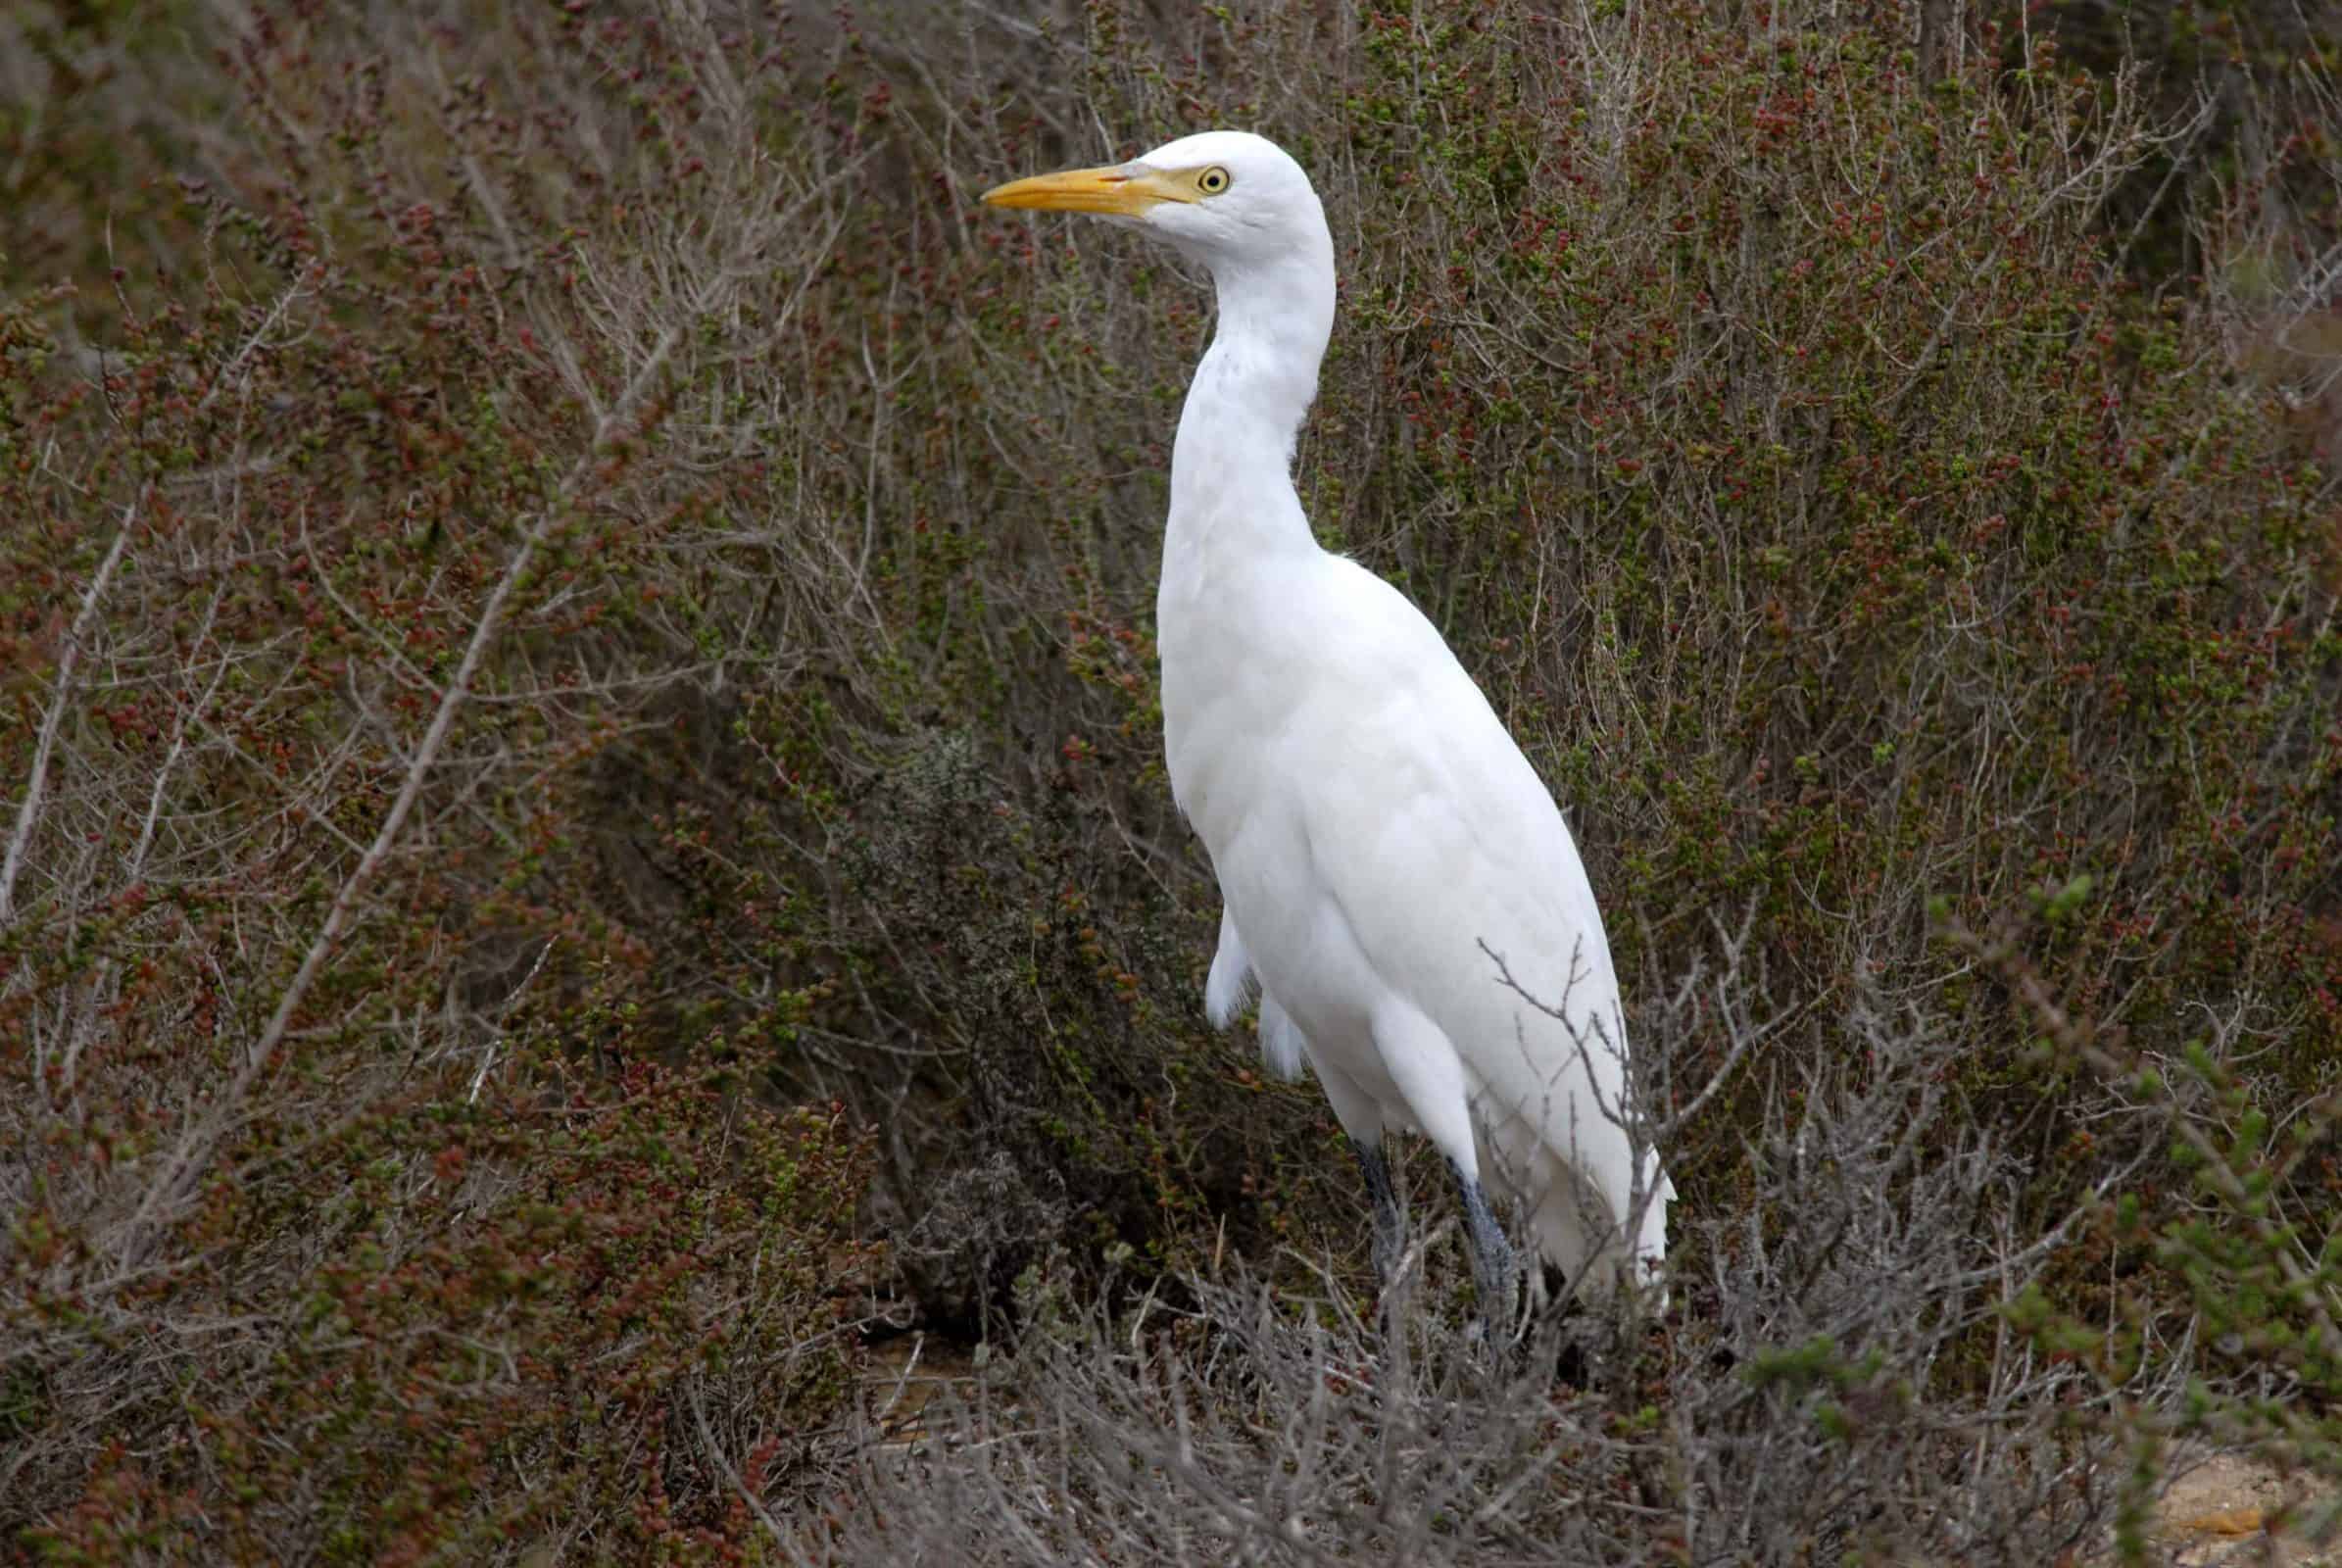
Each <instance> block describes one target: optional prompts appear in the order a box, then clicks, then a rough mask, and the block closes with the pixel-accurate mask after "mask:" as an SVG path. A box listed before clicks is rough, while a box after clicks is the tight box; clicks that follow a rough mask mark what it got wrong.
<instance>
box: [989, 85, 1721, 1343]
mask: <svg viewBox="0 0 2342 1568" xmlns="http://www.w3.org/2000/svg"><path fill="white" fill-rule="evenodd" d="M984 200H985V201H986V202H988V203H990V204H992V205H993V206H996V207H1012V208H1041V209H1046V210H1051V211H1057V212H1073V213H1092V214H1097V215H1099V216H1102V217H1104V218H1106V219H1108V220H1110V221H1116V222H1119V223H1122V224H1125V225H1127V226H1129V227H1131V228H1135V229H1137V230H1138V231H1139V232H1141V233H1144V234H1147V235H1149V236H1152V237H1154V238H1157V239H1161V240H1164V241H1167V242H1168V243H1169V244H1170V245H1171V246H1173V247H1174V248H1175V249H1177V250H1179V251H1181V252H1183V253H1185V254H1186V255H1187V256H1189V257H1191V258H1193V259H1194V260H1195V261H1196V262H1198V263H1200V264H1201V265H1202V266H1203V267H1205V268H1207V269H1208V270H1210V273H1211V277H1212V281H1213V284H1214V285H1215V287H1216V290H1217V292H1218V296H1219V322H1218V326H1217V329H1216V330H1215V332H1214V333H1213V336H1212V342H1211V347H1210V349H1209V350H1208V351H1207V352H1206V353H1205V354H1204V356H1203V360H1202V363H1201V364H1199V365H1198V366H1197V367H1196V368H1195V380H1194V383H1193V384H1192V385H1191V386H1190V388H1189V390H1188V400H1187V407H1186V409H1185V410H1184V411H1183V412H1182V414H1181V415H1180V420H1179V438H1178V442H1177V444H1176V445H1175V446H1174V447H1173V449H1172V454H1171V515H1170V520H1169V525H1168V529H1167V531H1166V533H1165V535H1164V539H1163V568H1162V585H1161V589H1160V594H1159V597H1158V598H1157V600H1156V605H1155V617H1156V618H1155V635H1156V643H1157V647H1158V648H1159V650H1160V653H1161V657H1162V682H1163V686H1162V695H1163V745H1164V751H1165V754H1166V757H1167V760H1168V761H1169V765H1170V773H1171V789H1172V794H1173V796H1174V797H1175V798H1176V799H1177V801H1178V803H1179V806H1180V809H1182V810H1183V811H1184V812H1185V813H1186V815H1187V818H1188V820H1189V822H1190V823H1191V824H1193V825H1194V827H1195V831H1196V832H1197V833H1198V834H1199V835H1200V836H1201V837H1202V839H1203V843H1204V845H1205V847H1206V848H1207V849H1208V850H1209V851H1210V853H1211V862H1212V869H1213V871H1214V873H1215V874H1216V875H1217V877H1218V879H1219V884H1220V896H1221V900H1222V906H1223V912H1222V915H1221V918H1220V945H1219V952H1218V955H1217V956H1215V957H1214V958H1213V960H1212V965H1211V972H1210V976H1209V979H1208V980H1207V982H1206V984H1205V991H1204V1003H1205V1009H1206V1011H1207V1013H1208V1014H1209V1016H1210V1018H1211V1020H1212V1022H1213V1023H1214V1025H1215V1026H1219V1027H1225V1026H1226V1025H1227V1024H1228V1023H1230V1022H1231V1021H1232V1020H1233V1019H1234V1018H1235V1017H1236V1015H1237V1014H1238V1013H1239V1012H1241V1011H1242V1010H1243V1008H1244V1004H1245V1002H1246V1001H1247V1000H1248V999H1249V998H1250V996H1251V995H1252V994H1253V993H1254V991H1255V989H1257V993H1258V996H1259V1006H1260V1012H1259V1030H1260V1041H1261V1047H1262V1051H1263V1053H1264V1054H1265V1056H1266V1058H1267V1062H1268V1065H1269V1067H1270V1068H1271V1069H1272V1070H1274V1071H1276V1072H1279V1073H1281V1074H1283V1075H1285V1076H1287V1077H1294V1076H1298V1074H1299V1071H1300V1067H1301V1064H1302V1063H1303V1062H1306V1063H1307V1064H1308V1065H1309V1066H1310V1067H1311V1068H1312V1069H1313V1070H1314V1071H1315V1072H1316V1075H1317V1079H1318V1082H1319V1083H1321V1084H1323V1085H1324V1086H1325V1092H1326V1098H1327V1100H1328V1101H1330V1102H1331V1103H1332V1104H1333V1108H1334V1114H1335V1115H1336V1117H1338V1118H1339V1119H1340V1120H1341V1123H1342V1129H1343V1131H1344V1132H1346V1133H1347V1134H1348V1135H1349V1138H1350V1141H1351V1144H1352V1146H1353V1148H1354V1149H1355V1150H1356V1152H1357V1156H1358V1162H1359V1165H1360V1167H1361V1169H1362V1171H1363V1172H1364V1175H1365V1180H1366V1189H1367V1192H1368V1193H1369V1195H1370V1196H1371V1198H1372V1200H1373V1203H1374V1209H1375V1240H1374V1255H1375V1263H1376V1266H1377V1268H1378V1269H1379V1270H1381V1272H1382V1275H1383V1278H1384V1280H1385V1282H1386V1283H1388V1282H1389V1280H1390V1279H1391V1273H1392V1270H1393V1269H1394V1268H1395V1266H1396V1265H1397V1263H1398V1261H1399V1257H1400V1250H1401V1244H1402V1241H1403V1238H1404V1235H1405V1216H1404V1213H1403V1211H1402V1209H1401V1208H1400V1205H1399V1200H1398V1198H1397V1195H1396V1193H1395V1191H1394V1189H1393V1188H1392V1186H1391V1174H1390V1168H1389V1166H1388V1164H1387V1163H1386V1161H1385V1158H1384V1153H1383V1133H1384V1130H1385V1129H1386V1128H1397V1129H1400V1130H1402V1131H1419V1132H1421V1133H1423V1134H1424V1135H1425V1136H1426V1137H1428V1138H1429V1139H1430V1140H1431V1142H1432V1143H1433V1145H1434V1146H1436V1147H1437V1148H1438V1149H1439V1152H1440V1153H1441V1154H1443V1155H1445V1156H1446V1158H1447V1162H1448V1166H1449V1168H1450V1169H1451V1170H1452V1171H1453V1172H1454V1174H1455V1178H1456V1182H1457V1185H1458V1186H1459V1187H1460V1188H1461V1189H1462V1192H1463V1201H1464V1210H1465V1216H1466V1220H1467V1222H1468V1225H1469V1228H1470V1234H1471V1240H1472V1249H1473V1273H1474V1277H1475V1283H1476V1285H1477V1287H1478V1289H1479V1292H1480V1295H1481V1300H1482V1309H1483V1311H1484V1312H1488V1311H1494V1310H1509V1309H1510V1307H1511V1305H1512V1303H1513V1301H1514V1300H1515V1299H1516V1298H1515V1294H1514V1293H1515V1289H1516V1277H1515V1266H1514V1259H1513V1250H1512V1247H1511V1245H1510V1243H1508V1242H1507V1241H1506V1239H1505V1233H1504V1231H1503V1230H1502V1229H1501V1228H1500V1227H1499V1226H1498V1224H1497V1223H1496V1220H1495V1217H1494V1216H1493V1215H1492V1214H1491V1213H1490V1211H1489V1208H1488V1197H1487V1194H1486V1192H1485V1191H1484V1190H1483V1187H1482V1179H1483V1176H1484V1175H1486V1176H1487V1177H1488V1179H1489V1180H1490V1181H1492V1182H1493V1183H1494V1184H1495V1186H1496V1188H1497V1189H1498V1191H1500V1192H1504V1193H1507V1194H1509V1195H1510V1196H1511V1197H1512V1198H1513V1199H1514V1200H1516V1201H1518V1202H1519V1203H1520V1204H1521V1205H1522V1206H1523V1207H1524V1208H1525V1209H1526V1210H1527V1212H1528V1215H1529V1225H1530V1227H1531V1229H1532V1230H1533V1231H1534V1232H1535V1235H1536V1237H1537V1245H1538V1249H1539V1250H1540V1251H1541V1252H1542V1253H1543V1255H1544V1256H1545V1257H1546V1258H1547V1259H1548V1260H1549V1261H1551V1262H1552V1263H1553V1264H1554V1265H1556V1266H1557V1267H1558V1268H1560V1269H1561V1270H1562V1271H1563V1272H1564V1274H1565V1275H1566V1276H1567V1277H1568V1278H1570V1279H1571V1280H1572V1281H1574V1282H1576V1286H1577V1289H1578V1290H1579V1292H1580V1294H1581V1295H1583V1296H1586V1297H1588V1298H1593V1299H1600V1298H1604V1297H1607V1296H1608V1295H1609V1294H1610V1293H1611V1291H1612V1290H1613V1289H1615V1288H1616V1287H1617V1286H1618V1285H1620V1284H1622V1283H1625V1282H1627V1281H1629V1280H1632V1281H1635V1282H1637V1283H1639V1282H1641V1281H1643V1280H1646V1279H1648V1278H1649V1277H1650V1276H1651V1275H1652V1274H1653V1273H1654V1272H1655V1271H1656V1269H1657V1267H1658V1265H1659V1264H1660V1262H1661V1260H1662V1259H1663V1258H1664V1257H1665V1255H1666V1250H1667V1204H1668V1201H1669V1200H1670V1199H1671V1198H1672V1197H1673V1196H1674V1191H1673V1187H1672V1185H1671V1184H1670V1183H1669V1182H1668V1181H1667V1180H1666V1178H1665V1177H1664V1176H1662V1175H1661V1174H1660V1171H1659V1167H1658V1163H1657V1159H1656V1156H1655V1155H1652V1154H1649V1153H1645V1154H1643V1155H1642V1156H1640V1157H1639V1158H1638V1157H1637V1155H1636V1152H1635V1148H1634V1141H1633V1139H1632V1138H1631V1137H1630V1135H1629V1130H1628V1125H1627V1121H1628V1118H1627V1115H1626V1110H1627V1094H1626V1091H1627V1083H1628V1078H1627V1070H1626V1055H1625V1053H1626V1037H1625V1033H1624V1030H1623V1028H1622V1025H1621V1021H1620V1016H1619V1005H1618V1004H1619V991H1618V981H1617V978H1616V976H1615V975H1614V974H1613V972H1612V968H1611V960H1610V945H1609V943H1608V941H1607V940H1606V939H1605V938H1604V936H1603V933H1602V916H1601V911H1600V910H1599V909H1598V908H1596V907H1595V905H1594V896H1593V890H1592V888H1591V887H1590V886H1588V884H1587V882H1586V869H1585V867H1584V865H1583V864H1581V863H1580V861H1579V858H1578V849H1577V846H1576V845H1575V844H1574V843H1573V842H1572V841H1571V839H1570V833H1569V829H1568V828H1567V827H1566V826H1565V825H1563V822H1562V819H1561V813H1560V811H1559V810H1557V809H1555V807H1554V804H1553V799H1552V797H1551V796H1550V795H1549V794H1547V793H1546V791H1545V787H1544V785H1543V784H1542V783H1540V782H1539V781H1538V779H1537V773H1536V771H1535V770H1534V769H1532V768H1531V767H1530V765H1529V761H1528V759H1526V758H1524V757H1523V756H1522V755H1521V750H1520V748H1519V747H1518V746H1516V745H1514V744H1513V740H1512V737H1511V736H1510V735H1508V734H1507V733H1506V732H1505V728H1504V725H1503V723H1502V722H1501V721H1499V720H1498V718H1497V717H1496V714H1495V711H1493V710H1492V709H1490V708H1489V706H1488V699H1487V698H1485V697H1484V696H1482V695H1481V691H1480V688H1479V687H1478V686H1477V685H1475V684H1474V683H1473V680H1472V677H1471V676H1470V675H1468V674H1466V673H1465V672H1464V667H1463V665H1461V664H1460V663H1458V662H1456V658H1455V655H1454V654H1453V653H1451V652H1449V650H1448V647H1447V644H1446V642H1445V641H1444V640H1443V639H1442V638H1441V637H1440V635H1439V631H1438V630H1437V629H1436V628H1435V627H1434V626H1433V625H1432V623H1431V622H1430V621H1429V620H1427V619H1425V618H1424V616H1423V613H1421V612H1420V611H1418V610H1417V609H1416V608H1415V607H1414V606H1413V605H1412V604H1410V603H1409V602H1408V601H1407V599H1406V598H1405V597H1404V596H1403V595H1402V594H1400V593H1399V591H1398V590H1397V589H1395V588H1393V587H1392V586H1391V585H1390V584H1389V583H1387V582H1385V581H1383V580H1382V579H1381V578H1380V577H1377V576H1376V575H1374V573H1372V572H1371V571H1369V570H1367V569H1366V568H1365V567H1363V566H1360V565H1359V564H1357V563H1355V562H1353V561H1350V560H1348V559H1346V558H1344V557H1342V556H1338V555H1333V554H1331V553H1329V552H1327V551H1325V550H1323V549H1321V548H1319V546H1318V544H1317V541H1316V540H1315V539H1314V538H1312V537H1311V535H1310V531H1309V522H1308V519H1307V518H1306V517H1305V516H1304V515H1302V512H1301V504H1300V498H1299V496H1298V495H1297V494H1296V493H1295V492H1294V489H1293V479H1292V474H1291V470H1292V466H1293V441H1294V438H1295V436H1296V435H1297V434H1298V432H1299V429H1300V425H1301V419H1302V416H1303V415H1304V414H1305V413H1306V412H1307V411H1308V408H1309V403H1310V400H1311V399H1312V398H1313V397H1314V396H1315V395H1316V392H1317V372H1318V364H1319V361H1320V360H1321V359H1322V358H1323V357H1324V355H1325V351H1326V342H1327V339H1328V337H1329V335H1330V334H1331V332H1332V330H1333V325H1334V242H1333V237H1332V235H1331V234H1330V233H1329V232H1328V230H1327V228H1326V219H1325V213H1324V210H1323V209H1322V208H1321V207H1320V206H1319V205H1318V199H1317V193H1316V192H1315V191H1314V190H1313V189H1311V187H1310V184H1309V178H1308V176H1307V175H1306V174H1305V173H1303V172H1302V171H1301V168H1300V166H1299V165H1298V164H1296V163H1294V162H1293V159H1292V158H1290V157H1288V156H1287V155H1286V154H1285V152H1284V151H1283V150H1282V149H1280V148H1278V147H1277V146H1276V145H1275V144H1274V143H1271V142H1268V141H1264V140H1263V139H1261V138H1260V137H1258V136H1253V135H1248V134H1244V133H1242V132H1235V131H1211V132H1207V133H1205V134H1202V135H1196V136H1188V137H1184V138H1182V139H1180V140H1178V141H1174V142H1171V143H1170V144H1168V145H1167V146H1163V147H1158V148H1156V149H1155V150H1154V151H1153V152H1150V153H1148V154H1147V156H1145V157H1144V158H1140V159H1138V160H1136V161H1135V162H1132V163H1127V164H1117V165H1114V166H1111V167H1108V168H1100V169H1078V170H1072V171H1069V172H1064V173H1056V174H1042V175H1039V176H1036V177H1034V178H1031V179H1020V180H1016V181H1014V182H1013V183H1010V184H1006V185H1001V186H999V187H997V188H995V189H993V190H990V191H987V192H985V194H984ZM1508 972H1509V975H1510V976H1511V982H1512V983H1508V982H1507V980H1506V978H1505V977H1506V974H1507V973H1508ZM1532 998H1534V999H1535V1001H1536V1003H1537V1004H1541V1005H1533V1004H1532V1002H1531V1000H1530V999H1532ZM1630 1232H1632V1237H1633V1240H1632V1244H1631V1245H1630V1244H1629V1241H1628V1236H1629V1233H1630Z"/></svg>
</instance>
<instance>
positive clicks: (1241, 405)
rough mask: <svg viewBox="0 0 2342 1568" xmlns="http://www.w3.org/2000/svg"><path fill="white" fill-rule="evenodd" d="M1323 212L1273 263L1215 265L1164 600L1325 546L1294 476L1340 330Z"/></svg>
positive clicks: (1182, 434)
mask: <svg viewBox="0 0 2342 1568" xmlns="http://www.w3.org/2000/svg"><path fill="white" fill-rule="evenodd" d="M1315 206H1316V204H1315V203H1314V202H1313V203H1311V210H1310V211H1309V212H1307V213H1306V214H1301V215H1296V217H1297V220H1298V221H1296V224H1295V227H1296V230H1297V235H1296V238H1295V242H1294V243H1293V244H1291V245H1289V246H1287V247H1284V248H1282V249H1280V250H1279V251H1278V252H1277V254H1276V255H1274V256H1273V257H1272V258H1270V259H1267V260H1249V259H1235V258H1221V259H1214V260H1213V262H1212V280H1213V282H1214V284H1215V285H1216V286H1217V289H1218V293H1219V301H1220V319H1219V327H1218V329H1217V330H1216V331H1215V332H1214V333H1213V334H1212V343H1211V347H1210V349H1208V350H1207V351H1205V353H1204V356H1203V361H1202V363H1201V364H1199V365H1198V366H1196V367H1195V380H1194V382H1193V383H1191V384H1190V386H1189V387H1188V401H1187V407H1186V408H1185V409H1184V410H1182V411H1181V413H1180V417H1179V441H1178V444H1177V445H1176V446H1174V447H1173V448H1172V452H1171V517H1170V523H1169V526H1168V528H1167V530H1166V531H1165V534H1164V538H1163V567H1164V574H1163V587H1164V592H1165V595H1166V596H1169V595H1171V594H1172V593H1174V592H1176V591H1178V589H1179V587H1180V586H1181V585H1182V584H1183V583H1186V584H1195V583H1196V580H1197V578H1198V577H1199V576H1200V577H1209V576H1210V575H1213V574H1215V573H1217V572H1219V571H1224V570H1227V569H1230V568H1234V567H1241V566H1242V565H1243V564H1244V563H1246V562H1247V561H1251V560H1256V559H1257V558H1258V557H1260V556H1261V555H1263V554H1267V553H1272V552H1277V551H1284V550H1300V549H1309V550H1314V549H1316V548H1317V545H1316V541H1315V540H1314V539H1312V538H1311V537H1310V534H1309V522H1308V519H1307V518H1306V517H1304V516H1303V515H1301V508H1300V504H1299V501H1298V500H1297V499H1296V498H1295V496H1294V495H1293V477H1292V470H1293V440H1294V438H1295V437H1296V436H1297V435H1298V434H1299V433H1300V428H1301V418H1302V416H1304V415H1306V414H1307V413H1308V412H1309V400H1310V399H1311V398H1313V397H1315V396H1316V395H1317V368H1318V364H1319V362H1320V361H1322V360H1323V359H1324V358H1325V354H1326V340H1327V339H1328V338H1329V337H1330V336H1331V335H1332V334H1333V330H1334V240H1333V236H1332V235H1331V234H1329V233H1328V232H1327V231H1326V221H1325V218H1324V216H1323V215H1322V214H1321V213H1319V212H1318V211H1316V210H1315Z"/></svg>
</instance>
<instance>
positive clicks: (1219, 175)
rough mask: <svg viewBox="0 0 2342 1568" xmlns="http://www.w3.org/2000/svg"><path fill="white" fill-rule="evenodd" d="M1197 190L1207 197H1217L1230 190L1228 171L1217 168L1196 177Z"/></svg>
mask: <svg viewBox="0 0 2342 1568" xmlns="http://www.w3.org/2000/svg"><path fill="white" fill-rule="evenodd" d="M1195 188H1196V189H1197V190H1199V191H1201V192H1203V194H1204V195H1206V196H1217V195H1219V194H1220V192H1222V191H1224V190H1226V189H1227V188H1228V171H1227V170H1225V169H1221V168H1219V167H1217V166H1214V167H1213V168H1210V169H1207V170H1205V171H1204V172H1202V173H1200V174H1197V175H1196V176H1195Z"/></svg>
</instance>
